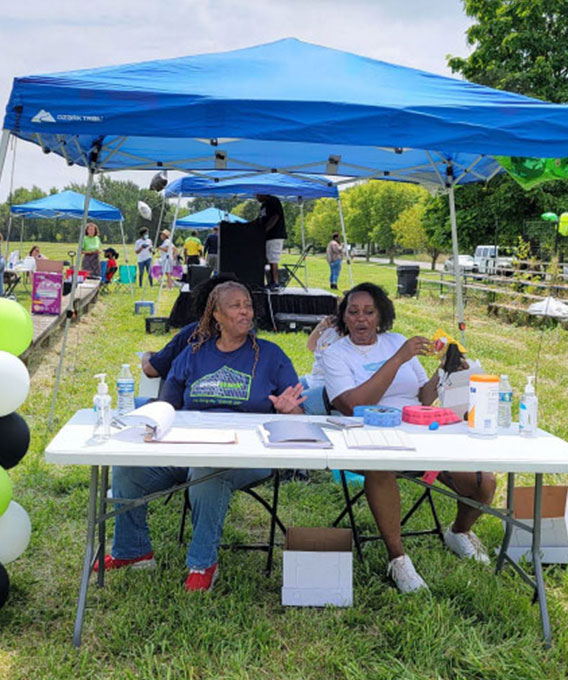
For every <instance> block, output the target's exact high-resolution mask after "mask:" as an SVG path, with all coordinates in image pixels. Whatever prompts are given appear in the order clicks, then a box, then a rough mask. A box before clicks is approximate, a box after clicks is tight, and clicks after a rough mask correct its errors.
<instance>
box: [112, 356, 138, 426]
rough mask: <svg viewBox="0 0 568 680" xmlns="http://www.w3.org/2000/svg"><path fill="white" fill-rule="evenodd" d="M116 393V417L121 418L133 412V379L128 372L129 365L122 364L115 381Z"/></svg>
mask: <svg viewBox="0 0 568 680" xmlns="http://www.w3.org/2000/svg"><path fill="white" fill-rule="evenodd" d="M116 391H117V392H118V400H117V410H118V415H119V416H122V415H124V414H125V413H128V412H129V411H133V410H134V378H133V377H132V373H131V372H130V364H122V368H121V369H120V373H119V374H118V380H117V381H116Z"/></svg>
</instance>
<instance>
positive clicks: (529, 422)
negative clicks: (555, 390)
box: [519, 375, 538, 437]
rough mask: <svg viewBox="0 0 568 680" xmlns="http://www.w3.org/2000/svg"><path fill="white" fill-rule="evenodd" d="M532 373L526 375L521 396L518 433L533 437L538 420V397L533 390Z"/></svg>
mask: <svg viewBox="0 0 568 680" xmlns="http://www.w3.org/2000/svg"><path fill="white" fill-rule="evenodd" d="M533 380H534V375H529V376H528V377H527V384H526V387H525V391H524V392H523V394H522V396H521V404H520V408H519V434H521V435H522V436H523V437H533V436H534V435H535V433H536V428H537V421H538V397H537V396H536V394H535V391H534V385H533Z"/></svg>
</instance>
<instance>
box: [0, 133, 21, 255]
mask: <svg viewBox="0 0 568 680" xmlns="http://www.w3.org/2000/svg"><path fill="white" fill-rule="evenodd" d="M5 132H6V131H5ZM9 139H10V135H9V133H8V140H9ZM12 140H13V144H12V170H11V171H10V188H9V189H8V198H10V199H11V198H12V195H13V193H14V174H15V171H16V142H17V141H18V138H17V137H12ZM2 141H3V138H2ZM0 143H1V142H0ZM7 150H8V142H6V151H4V158H5V157H6V154H7ZM2 152H3V150H2V149H0V153H2ZM0 162H1V163H2V164H3V163H4V160H3V159H2V160H0ZM1 174H2V172H1V167H0V175H1ZM11 207H12V206H11V205H10V208H11ZM13 219H14V216H13V214H12V211H11V210H10V212H9V213H8V233H7V234H6V259H7V258H8V250H9V248H10V233H11V231H12V221H13ZM1 254H2V249H1V248H0V255H1Z"/></svg>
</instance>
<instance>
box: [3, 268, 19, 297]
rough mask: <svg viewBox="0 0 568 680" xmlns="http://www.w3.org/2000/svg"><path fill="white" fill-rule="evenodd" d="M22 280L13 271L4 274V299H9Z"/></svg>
mask: <svg viewBox="0 0 568 680" xmlns="http://www.w3.org/2000/svg"><path fill="white" fill-rule="evenodd" d="M21 280H22V277H21V276H20V275H19V274H18V273H17V272H13V271H5V272H4V297H10V296H11V295H13V294H14V290H15V288H16V286H17V285H18V283H20V281H21Z"/></svg>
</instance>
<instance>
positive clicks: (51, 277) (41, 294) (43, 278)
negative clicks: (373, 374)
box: [32, 272, 63, 315]
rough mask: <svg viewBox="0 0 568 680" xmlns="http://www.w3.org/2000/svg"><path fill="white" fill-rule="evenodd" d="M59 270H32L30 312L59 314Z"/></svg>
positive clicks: (61, 276) (61, 278) (61, 283)
mask: <svg viewBox="0 0 568 680" xmlns="http://www.w3.org/2000/svg"><path fill="white" fill-rule="evenodd" d="M62 290H63V274H62V273H61V272H34V274H33V285H32V314H57V315H58V314H61V293H62Z"/></svg>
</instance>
